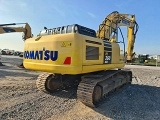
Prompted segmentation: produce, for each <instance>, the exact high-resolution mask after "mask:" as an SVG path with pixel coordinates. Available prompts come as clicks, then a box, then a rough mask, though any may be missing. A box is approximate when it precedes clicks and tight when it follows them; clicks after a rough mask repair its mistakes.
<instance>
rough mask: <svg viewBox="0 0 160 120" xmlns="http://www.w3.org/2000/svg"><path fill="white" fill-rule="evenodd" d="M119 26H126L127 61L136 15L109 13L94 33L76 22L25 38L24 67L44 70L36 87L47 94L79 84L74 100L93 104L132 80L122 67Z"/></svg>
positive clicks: (130, 49)
mask: <svg viewBox="0 0 160 120" xmlns="http://www.w3.org/2000/svg"><path fill="white" fill-rule="evenodd" d="M120 26H127V28H128V49H127V56H128V57H127V60H129V61H130V60H131V56H132V54H133V46H134V41H135V36H136V33H137V30H138V29H137V26H138V24H137V23H136V21H135V15H129V14H120V13H119V12H112V13H111V14H109V15H108V16H107V17H106V18H105V20H104V21H103V22H102V24H100V26H99V29H98V31H97V32H96V31H95V30H92V29H90V28H87V27H84V26H81V25H78V24H74V25H67V26H62V27H57V28H53V29H47V28H46V27H45V30H42V31H41V32H40V34H39V35H38V36H37V37H34V38H30V39H27V40H26V41H25V46H24V55H23V56H24V67H25V68H27V69H31V70H38V71H43V72H44V73H42V74H41V75H39V76H38V78H37V81H36V85H37V88H38V89H39V90H41V91H43V92H46V93H50V92H54V91H57V90H63V89H66V88H68V87H72V86H78V87H77V99H78V100H80V101H81V102H83V103H84V104H85V105H88V106H90V107H96V106H97V105H98V104H99V103H100V101H101V99H102V98H103V97H104V96H106V95H107V94H108V93H109V92H111V91H113V90H115V89H117V88H119V87H120V86H122V85H124V84H129V83H131V82H132V72H131V71H129V70H125V69H123V67H124V66H125V59H124V58H125V55H124V56H121V55H120V46H119V42H118V40H117V38H118V37H117V35H118V29H119V27H120ZM124 53H125V51H124ZM122 58H123V59H122Z"/></svg>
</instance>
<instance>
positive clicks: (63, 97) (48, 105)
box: [0, 56, 160, 120]
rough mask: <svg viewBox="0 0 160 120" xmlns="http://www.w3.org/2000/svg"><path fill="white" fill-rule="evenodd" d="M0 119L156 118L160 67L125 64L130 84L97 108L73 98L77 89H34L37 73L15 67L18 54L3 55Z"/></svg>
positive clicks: (159, 109) (159, 105)
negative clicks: (13, 55) (55, 90)
mask: <svg viewBox="0 0 160 120" xmlns="http://www.w3.org/2000/svg"><path fill="white" fill-rule="evenodd" d="M2 62H3V64H5V66H0V106H1V107H0V120H31V119H32V120H108V119H109V120H110V119H114V120H159V119H160V68H158V67H157V68H155V67H142V66H141V67H139V66H130V65H127V66H126V68H131V70H132V72H133V83H132V84H131V85H129V86H124V87H122V88H121V89H120V90H119V91H116V92H115V93H113V94H111V95H110V96H108V97H107V98H106V100H105V101H104V102H103V103H102V105H101V106H99V107H98V108H93V109H91V108H89V107H87V106H85V105H83V104H82V103H81V102H79V101H77V100H76V88H72V89H69V90H66V91H60V92H56V93H54V94H45V93H42V92H40V91H38V90H37V89H36V86H35V80H36V78H37V76H38V75H39V74H40V72H36V71H29V70H26V69H21V68H18V67H17V66H16V65H19V64H20V63H21V62H22V59H21V58H19V57H5V56H2Z"/></svg>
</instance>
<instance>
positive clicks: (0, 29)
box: [0, 23, 32, 68]
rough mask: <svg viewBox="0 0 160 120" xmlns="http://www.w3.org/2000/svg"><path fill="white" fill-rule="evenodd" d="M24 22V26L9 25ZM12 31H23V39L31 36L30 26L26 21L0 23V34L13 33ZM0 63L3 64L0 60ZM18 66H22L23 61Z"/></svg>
mask: <svg viewBox="0 0 160 120" xmlns="http://www.w3.org/2000/svg"><path fill="white" fill-rule="evenodd" d="M20 24H25V26H24V27H11V26H13V25H20ZM13 32H23V33H24V35H23V40H24V41H25V40H26V39H28V38H31V37H32V32H31V27H30V25H29V24H28V23H10V24H0V34H4V33H13ZM0 65H1V66H2V65H3V64H2V63H1V62H0ZM19 67H22V68H23V63H22V64H20V66H19Z"/></svg>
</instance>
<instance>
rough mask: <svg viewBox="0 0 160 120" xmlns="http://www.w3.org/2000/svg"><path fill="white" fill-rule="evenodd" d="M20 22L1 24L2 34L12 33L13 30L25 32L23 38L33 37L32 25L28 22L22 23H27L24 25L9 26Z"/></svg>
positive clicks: (0, 32)
mask: <svg viewBox="0 0 160 120" xmlns="http://www.w3.org/2000/svg"><path fill="white" fill-rule="evenodd" d="M18 24H19V23H11V24H0V34H4V33H12V32H23V33H24V36H23V39H24V40H26V39H28V38H31V37H32V32H31V27H30V26H29V24H28V23H20V24H25V26H24V27H8V26H10V25H18Z"/></svg>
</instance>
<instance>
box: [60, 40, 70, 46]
mask: <svg viewBox="0 0 160 120" xmlns="http://www.w3.org/2000/svg"><path fill="white" fill-rule="evenodd" d="M71 46H72V42H70V41H65V42H62V43H61V47H71Z"/></svg>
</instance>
